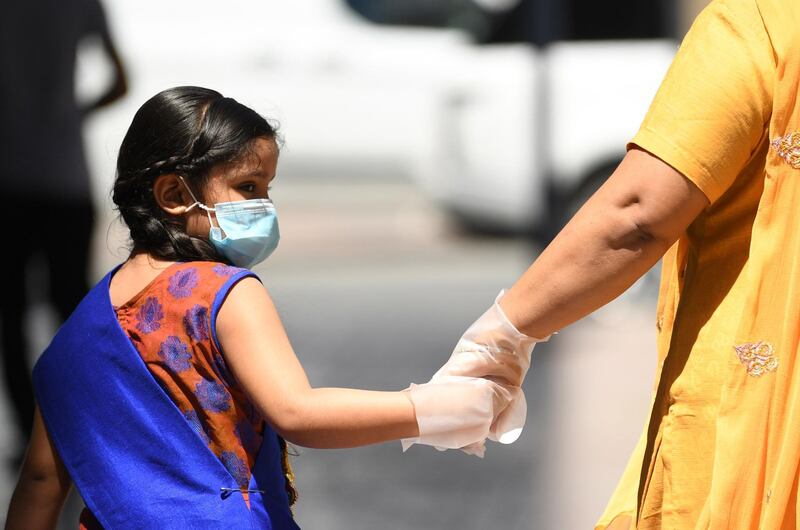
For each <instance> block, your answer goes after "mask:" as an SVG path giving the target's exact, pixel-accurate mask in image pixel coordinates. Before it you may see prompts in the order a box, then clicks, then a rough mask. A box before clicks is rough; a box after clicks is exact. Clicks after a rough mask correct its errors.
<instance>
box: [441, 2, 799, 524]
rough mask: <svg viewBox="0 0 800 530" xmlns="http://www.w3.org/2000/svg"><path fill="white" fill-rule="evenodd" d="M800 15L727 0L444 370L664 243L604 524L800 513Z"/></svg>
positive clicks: (695, 31) (531, 332)
mask: <svg viewBox="0 0 800 530" xmlns="http://www.w3.org/2000/svg"><path fill="white" fill-rule="evenodd" d="M798 27H800V3H797V2H794V1H791V0H714V1H713V2H711V4H710V5H709V6H708V7H707V8H706V9H705V10H704V11H703V12H702V13H701V14H700V16H699V17H698V18H697V20H696V21H695V23H694V24H693V26H692V28H691V29H690V31H689V33H688V34H687V36H686V38H685V39H684V41H683V43H682V45H681V48H680V50H679V52H678V54H677V56H676V58H675V60H674V62H673V64H672V66H671V68H670V70H669V72H668V73H667V75H666V78H665V79H664V81H663V83H662V86H661V88H660V89H659V91H658V93H657V95H656V97H655V99H654V101H653V103H652V105H651V107H650V110H649V112H648V114H647V116H646V117H645V119H644V122H643V124H642V126H641V128H640V130H639V132H638V133H637V134H636V136H635V137H634V138H633V139H632V140H631V142H630V144H629V145H628V153H627V155H626V156H625V158H624V160H623V161H622V163H621V164H620V165H619V167H618V168H617V169H616V171H615V172H614V173H613V174H612V175H611V177H610V178H609V179H608V181H607V182H606V183H605V184H604V185H603V186H602V187H601V188H600V189H599V190H598V191H597V192H596V193H595V194H594V195H593V196H592V197H591V199H590V200H589V201H588V202H587V203H586V204H585V205H584V206H583V208H582V209H581V210H580V211H579V212H578V213H577V214H576V215H575V216H574V218H573V219H572V220H571V221H570V222H569V223H568V224H567V226H566V227H565V228H564V229H563V230H562V231H561V233H560V234H559V235H558V237H557V238H556V239H555V240H554V241H553V242H552V243H551V244H550V245H549V246H548V247H547V248H546V249H545V251H544V252H543V253H542V254H541V256H539V258H538V259H537V260H536V261H535V262H534V263H533V264H532V265H531V267H530V268H529V269H528V270H527V271H526V272H525V273H524V275H523V276H522V277H521V278H520V279H519V280H518V282H517V283H516V284H515V285H514V286H513V287H512V288H511V289H510V291H509V292H508V293H507V294H506V295H505V296H504V297H502V299H501V300H500V301H499V305H497V304H496V306H495V307H493V308H492V310H490V313H487V315H488V317H487V315H484V316H483V317H481V318H480V319H479V320H478V321H476V323H475V324H474V325H473V327H472V328H470V330H469V331H468V333H467V335H465V338H464V339H462V343H460V344H459V348H457V352H460V353H457V354H455V355H454V356H453V358H452V360H451V361H450V362H449V363H448V364H447V365H445V368H444V369H443V370H444V371H446V372H448V373H450V374H461V375H469V370H468V369H465V366H466V365H463V364H462V365H461V366H459V365H457V362H458V360H459V357H460V356H463V355H465V354H469V353H470V352H485V351H497V350H502V349H504V348H505V349H506V350H507V349H509V348H513V349H514V351H516V352H517V353H518V354H519V355H520V356H522V357H524V360H525V363H527V362H528V356H529V355H530V350H531V348H532V345H533V343H534V342H535V341H536V339H533V338H530V340H528V341H527V342H526V341H524V340H519V339H515V340H513V341H512V340H508V337H513V336H514V334H516V333H519V332H518V331H517V330H520V331H521V332H523V333H524V334H526V335H527V336H528V337H544V336H547V335H549V334H551V333H553V332H554V331H555V330H558V329H561V328H563V327H564V326H567V325H569V324H570V323H572V322H575V321H576V320H578V319H580V318H582V317H583V316H585V315H587V314H589V313H591V312H592V311H594V310H595V309H597V308H599V307H601V306H603V305H605V304H606V303H608V302H610V301H611V300H613V299H614V298H616V297H617V296H618V295H620V294H621V293H622V292H623V291H625V290H626V289H627V288H628V287H629V286H631V285H632V284H633V283H634V282H635V281H636V280H637V279H638V278H639V277H640V276H641V275H642V274H644V273H645V272H646V271H648V270H649V269H650V268H651V267H652V266H653V265H654V264H655V263H656V262H657V261H658V260H659V259H662V257H663V272H662V281H661V288H660V293H659V302H658V309H657V320H656V327H657V329H658V338H657V341H658V367H657V382H656V385H655V388H654V393H653V404H652V409H651V413H650V418H649V422H648V424H647V425H646V427H645V429H644V432H643V434H642V437H641V439H640V441H639V443H638V445H637V447H636V449H635V451H634V453H633V455H632V456H631V458H630V461H629V464H628V466H627V468H626V470H625V471H624V474H623V477H622V479H621V481H620V483H619V485H618V486H617V489H616V491H615V492H614V494H613V496H612V499H611V501H610V503H609V504H608V507H607V508H606V511H605V513H604V514H603V515H602V517H601V519H600V521H599V522H598V523H597V526H596V528H597V529H607V530H612V529H613V530H620V529H632V528H637V529H639V530H644V529H647V530H651V529H661V528H663V529H693V528H696V529H706V528H731V529H733V528H735V529H764V530H777V529H787V530H788V529H794V528H796V527H797V523H798V521H797V517H798V513H800V501H799V500H798V482H799V481H800V407H798V406H797V405H798V404H800V362H798V348H800V311H799V310H798V308H799V307H800V305H799V304H798V301H800V281H798V280H799V279H800V230H798V229H797V226H798V224H799V223H800V220H799V219H798V212H799V211H800V209H798V205H800V99H799V98H798V96H799V94H798V90H800V61H798V60H797V50H800V31H798ZM587 119H589V118H587ZM491 315H495V316H494V317H493V316H491ZM497 315H500V316H501V317H502V318H500V317H498V316H497ZM506 318H507V320H506ZM619 340H620V341H624V340H625V337H624V336H621V337H620V338H619ZM465 352H466V353H465ZM616 368H617V371H618V372H619V373H620V375H622V374H627V371H626V367H625V366H618V367H616ZM629 375H631V376H633V377H635V375H634V374H629ZM587 406H591V404H587ZM597 413H598V414H602V411H597Z"/></svg>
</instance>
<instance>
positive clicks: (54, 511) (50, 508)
mask: <svg viewBox="0 0 800 530" xmlns="http://www.w3.org/2000/svg"><path fill="white" fill-rule="evenodd" d="M71 487H72V481H71V479H70V477H69V474H68V473H67V470H66V469H65V468H64V464H63V463H62V462H61V458H59V456H58V453H57V452H56V450H55V447H54V446H53V442H52V440H50V436H49V435H48V434H47V429H46V428H45V425H44V421H43V420H42V416H41V414H40V413H39V409H38V408H37V409H36V413H35V415H34V419H33V431H32V433H31V441H30V443H29V445H28V450H27V452H26V453H25V460H24V462H23V464H22V469H21V470H20V476H19V480H18V481H17V487H16V488H15V489H14V494H13V495H12V497H11V504H10V505H9V507H8V516H7V518H6V530H40V529H41V530H49V529H52V528H55V527H56V523H57V522H58V516H59V514H60V513H61V508H62V507H63V505H64V499H66V497H67V493H69V490H70V488H71Z"/></svg>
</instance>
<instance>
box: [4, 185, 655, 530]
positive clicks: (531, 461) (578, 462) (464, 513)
mask: <svg viewBox="0 0 800 530" xmlns="http://www.w3.org/2000/svg"><path fill="white" fill-rule="evenodd" d="M274 196H275V200H276V202H277V204H278V207H279V214H280V216H281V223H282V226H281V228H282V233H283V238H284V239H283V241H282V243H281V247H280V248H279V250H278V252H277V253H276V255H275V256H274V257H273V258H270V260H269V261H268V262H267V263H266V264H264V265H263V266H259V267H258V268H257V272H259V273H260V275H261V276H262V279H263V280H264V283H265V285H266V286H267V288H268V289H269V291H270V293H271V295H272V297H273V299H274V300H275V302H276V305H277V307H278V309H279V311H280V314H281V316H282V318H283V320H284V324H285V326H286V328H287V331H288V333H289V336H290V338H291V340H292V343H293V345H294V348H295V350H296V352H297V355H298V356H299V358H300V360H301V362H302V363H303V366H304V367H305V369H306V371H307V373H308V376H309V378H310V380H311V382H312V384H314V385H315V386H344V387H358V388H367V389H381V390H400V389H403V388H405V387H407V386H408V384H409V383H410V382H417V383H420V382H424V381H426V380H427V379H429V378H430V376H431V375H432V374H433V373H434V371H435V370H436V369H438V367H439V366H440V365H441V364H442V363H443V362H444V361H445V360H446V359H447V357H448V356H449V354H450V351H451V350H452V347H453V345H454V344H455V342H456V341H457V339H458V338H459V336H460V335H461V333H462V332H463V330H464V329H465V328H466V327H467V326H468V325H469V323H470V322H471V321H472V320H474V319H475V318H476V317H477V316H478V315H479V314H480V313H482V312H483V311H484V310H485V308H486V307H488V305H489V304H490V303H491V301H492V300H493V299H494V297H495V295H496V294H497V292H498V290H499V289H500V288H502V287H507V286H509V285H511V283H513V281H514V280H515V279H516V278H517V277H518V276H519V275H520V274H521V273H522V271H524V269H525V268H526V267H527V266H528V264H529V263H530V261H531V260H532V259H533V258H534V257H535V255H536V253H537V252H538V250H539V249H537V248H536V246H535V245H534V244H532V243H530V242H527V241H525V240H515V239H487V238H477V237H471V236H468V235H464V234H461V233H459V232H458V231H457V230H454V228H453V226H452V225H451V224H450V223H449V222H448V220H447V219H446V217H444V216H443V215H442V214H441V213H440V212H439V211H438V209H436V208H435V207H434V206H433V205H431V204H429V203H428V202H427V201H426V200H425V198H424V197H422V196H421V195H420V194H419V193H418V192H417V191H415V190H414V188H413V187H412V186H410V185H409V184H408V183H406V182H403V181H402V180H393V181H392V180H386V179H384V180H381V181H369V180H363V179H358V180H353V181H339V182H337V183H336V185H332V184H331V183H329V182H324V181H315V180H298V181H295V182H290V181H289V180H286V181H285V182H282V183H281V185H280V186H276V189H275V191H274ZM108 221H109V219H105V220H104V221H103V222H101V223H100V225H102V226H101V228H102V229H100V228H99V229H98V234H102V235H98V241H97V245H96V249H97V250H96V252H95V272H94V274H95V276H97V275H98V274H99V273H100V272H101V271H103V270H105V269H106V268H107V267H108V266H110V264H112V263H114V262H115V261H117V260H119V259H120V256H121V255H122V254H120V253H119V252H118V251H117V249H119V248H121V247H122V243H121V241H119V240H117V239H114V238H115V236H114V234H115V233H116V232H115V231H113V230H112V231H111V234H112V235H111V236H110V238H111V239H110V240H107V239H106V235H105V234H106V227H105V224H106V223H107V222H108ZM108 249H112V250H114V251H115V252H116V255H115V253H114V252H109V251H108ZM654 309H655V300H654V298H653V296H652V287H649V288H645V290H644V293H643V294H642V293H640V294H638V295H630V296H625V297H623V298H622V299H620V300H618V301H617V302H614V303H613V304H612V305H611V306H609V307H608V308H606V309H604V310H601V311H600V312H599V313H598V314H596V315H595V316H593V317H590V318H587V319H585V320H584V321H582V322H580V323H578V324H576V325H573V326H571V327H570V328H567V329H566V330H563V331H562V333H560V334H559V335H558V336H556V337H554V338H553V339H552V340H551V341H550V342H549V343H547V344H543V345H539V346H538V347H537V349H536V351H535V352H534V361H533V368H532V370H531V373H530V374H529V376H528V379H527V381H526V382H525V385H524V389H525V391H526V394H527V397H528V403H529V417H528V423H527V427H526V430H525V432H524V433H523V436H522V437H521V438H520V440H519V441H518V442H516V443H515V444H513V445H511V446H501V445H498V444H494V443H490V444H489V446H488V450H487V454H486V457H485V458H484V459H482V460H481V459H478V458H475V457H471V456H467V455H464V454H461V453H459V452H453V451H449V452H443V453H440V452H438V451H436V450H434V449H432V448H429V447H420V446H415V447H413V448H411V449H410V450H409V451H408V452H407V453H405V454H404V453H402V452H401V449H400V444H399V442H394V443H387V444H380V445H376V446H371V447H365V448H359V449H351V450H309V449H299V453H300V455H299V456H297V457H295V458H294V459H293V464H294V467H295V470H296V473H297V485H298V488H299V491H300V502H299V503H298V505H297V507H296V515H297V519H298V521H299V523H300V524H301V526H302V527H303V528H307V529H326V530H338V529H348V530H373V529H385V530H394V529H397V530H405V529H430V530H434V529H436V530H438V529H442V530H444V529H462V530H472V529H474V530H487V529H509V530H513V529H526V530H527V529H539V528H547V529H551V528H554V529H581V528H591V527H592V525H593V523H594V521H595V520H596V518H597V517H598V516H599V514H600V512H601V511H602V509H603V506H604V504H605V502H606V500H607V499H608V497H609V495H610V494H611V491H612V490H613V487H614V485H615V482H616V480H617V478H618V477H619V474H620V473H621V472H622V468H623V466H624V463H625V461H626V458H627V455H628V453H629V451H630V450H631V449H632V448H633V445H634V443H635V440H636V437H637V435H638V433H639V431H640V429H641V427H642V425H643V424H644V420H645V415H646V412H647V410H646V408H647V401H648V398H649V392H650V387H651V377H652V371H653V364H654V356H655V353H654V332H653V329H652V328H653V327H654V326H653V325H652V321H653V318H652V315H653V314H654ZM45 314H46V313H45ZM36 318H38V319H39V322H38V323H36V322H34V324H33V325H32V333H34V334H36V335H37V336H38V340H39V342H41V343H43V342H44V339H45V338H46V337H45V336H46V335H47V333H48V332H47V330H46V322H45V323H42V322H41V320H42V318H41V315H39V316H36V317H35V318H34V320H36ZM6 414H7V412H6V411H4V410H3V409H0V415H6ZM0 419H1V416H0ZM4 424H6V423H5V422H4ZM2 441H3V442H4V443H3V445H4V446H5V447H7V448H10V447H12V446H13V443H14V438H13V436H12V433H10V432H5V433H3V439H2ZM12 487H13V474H12V473H10V472H9V473H7V474H6V475H5V479H4V480H2V481H0V502H2V503H3V504H6V502H7V499H8V496H9V495H10V492H11V488H12ZM78 509H79V500H73V501H71V504H70V506H69V507H68V508H67V509H66V510H65V513H64V516H63V518H62V519H63V522H62V525H61V528H76V526H77V524H76V518H77V510H78Z"/></svg>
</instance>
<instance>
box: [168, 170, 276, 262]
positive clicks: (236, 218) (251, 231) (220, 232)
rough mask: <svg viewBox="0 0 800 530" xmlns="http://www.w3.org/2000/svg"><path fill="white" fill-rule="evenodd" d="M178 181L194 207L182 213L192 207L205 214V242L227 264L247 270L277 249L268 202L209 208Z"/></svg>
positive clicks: (273, 209) (274, 218) (271, 205)
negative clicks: (206, 233) (206, 241)
mask: <svg viewBox="0 0 800 530" xmlns="http://www.w3.org/2000/svg"><path fill="white" fill-rule="evenodd" d="M180 179H181V182H183V185H184V186H185V187H186V189H187V190H188V191H189V195H191V196H192V199H194V204H192V205H191V206H189V209H188V210H186V211H187V212H188V211H189V210H191V209H192V208H194V207H195V206H197V207H199V208H201V209H203V210H205V212H206V214H207V215H208V222H209V223H210V224H211V230H210V232H209V234H208V240H209V241H210V242H211V245H212V246H213V247H214V248H215V249H216V250H217V252H219V253H220V254H222V255H223V256H225V257H226V258H228V260H230V262H231V263H233V264H234V265H236V266H237V267H246V268H248V269H249V268H252V267H253V266H254V265H256V264H258V263H261V262H262V261H264V260H265V259H267V258H268V257H269V255H270V254H272V252H273V251H274V250H275V248H277V246H278V241H279V240H280V238H281V235H280V230H279V229H278V214H277V212H276V211H275V205H274V204H272V201H271V200H269V199H249V200H244V201H233V202H219V203H216V204H214V207H213V208H209V207H208V206H206V205H205V204H203V203H201V202H200V201H198V200H197V198H196V197H195V196H194V193H192V190H191V189H189V186H188V185H187V184H186V182H185V181H184V180H183V177H180ZM211 212H214V213H215V214H216V217H217V225H218V226H214V222H213V220H212V217H211Z"/></svg>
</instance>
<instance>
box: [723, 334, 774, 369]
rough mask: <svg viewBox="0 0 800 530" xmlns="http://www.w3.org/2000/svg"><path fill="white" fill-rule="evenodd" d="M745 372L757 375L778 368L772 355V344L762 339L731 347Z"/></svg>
mask: <svg viewBox="0 0 800 530" xmlns="http://www.w3.org/2000/svg"><path fill="white" fill-rule="evenodd" d="M733 348H734V349H735V350H736V355H737V356H738V357H739V361H740V362H741V363H742V364H743V365H744V366H745V368H747V373H748V374H750V375H752V376H753V377H759V376H761V375H763V374H764V373H766V372H774V371H775V370H777V369H778V359H777V357H775V356H774V355H773V348H772V344H770V343H768V342H764V341H758V342H748V343H745V344H741V345H739V346H734V347H733Z"/></svg>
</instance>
